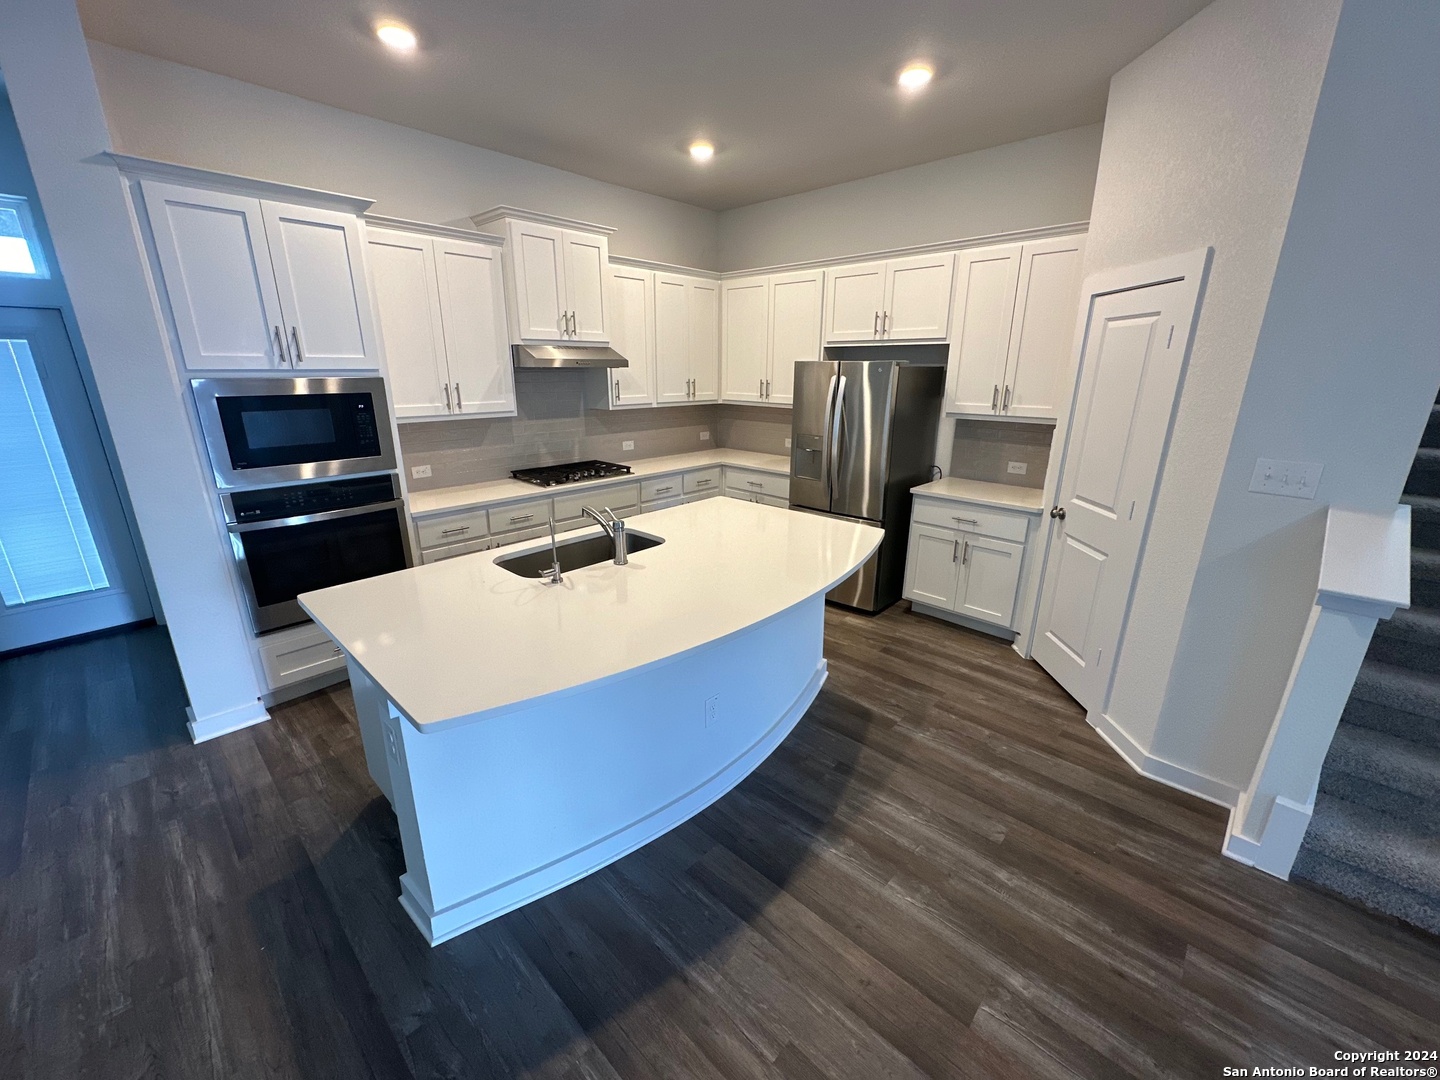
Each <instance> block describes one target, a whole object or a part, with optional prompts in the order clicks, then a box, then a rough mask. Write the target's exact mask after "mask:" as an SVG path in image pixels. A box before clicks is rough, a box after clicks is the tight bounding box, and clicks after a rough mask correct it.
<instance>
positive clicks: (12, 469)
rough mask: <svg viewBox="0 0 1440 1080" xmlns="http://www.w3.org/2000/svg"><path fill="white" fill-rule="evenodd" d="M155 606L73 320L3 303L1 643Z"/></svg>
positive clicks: (3, 646) (117, 621) (118, 621)
mask: <svg viewBox="0 0 1440 1080" xmlns="http://www.w3.org/2000/svg"><path fill="white" fill-rule="evenodd" d="M150 614H151V612H150V601H149V598H148V596H147V595H146V591H145V584H144V581H143V579H142V577H141V573H140V563H139V559H138V557H137V555H136V552H135V547H134V544H133V542H132V540H131V536H130V531H129V529H128V527H127V525H126V522H125V516H124V512H123V510H122V508H121V504H120V496H119V493H118V491H117V490H116V486H115V480H114V477H113V476H112V475H111V473H110V469H109V463H108V461H107V459H106V456H105V452H104V449H103V447H102V445H101V442H100V434H99V431H98V430H97V428H96V424H95V417H94V414H93V413H92V412H91V411H90V402H89V398H88V396H87V394H86V393H85V387H84V384H83V382H82V381H81V379H80V371H79V368H78V366H77V365H76V361H75V354H74V351H73V350H72V349H71V346H70V338H69V335H68V334H67V332H66V329H65V324H64V321H63V320H62V319H61V317H60V313H59V312H58V311H52V310H42V309H33V308H6V307H0V652H6V651H9V650H12V649H18V648H25V647H27V646H31V645H37V644H41V643H43V642H46V641H53V640H56V639H59V638H64V637H71V636H74V635H76V634H85V633H90V632H92V631H95V630H103V629H106V628H108V627H111V626H119V625H123V624H125V623H129V622H136V621H138V620H141V619H146V618H149V616H150Z"/></svg>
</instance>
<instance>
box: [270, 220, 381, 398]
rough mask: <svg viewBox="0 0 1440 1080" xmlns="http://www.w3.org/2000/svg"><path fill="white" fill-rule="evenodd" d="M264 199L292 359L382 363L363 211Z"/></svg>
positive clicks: (304, 364)
mask: <svg viewBox="0 0 1440 1080" xmlns="http://www.w3.org/2000/svg"><path fill="white" fill-rule="evenodd" d="M260 206H261V210H262V211H263V213H264V216H265V236H266V238H267V239H268V240H269V242H270V261H271V263H272V265H273V266H274V268H275V287H276V289H277V290H278V291H279V293H280V310H281V311H282V312H283V313H284V315H285V323H286V326H287V327H288V331H289V334H290V338H289V342H290V346H291V348H292V350H293V358H294V361H295V366H296V367H297V368H319V369H321V370H357V371H364V370H368V369H373V368H378V367H379V366H380V364H379V362H378V358H377V356H376V352H375V326H374V323H373V321H372V319H371V315H370V292H369V290H368V289H367V288H366V285H365V255H364V247H363V241H362V240H361V238H360V219H359V218H357V217H356V216H355V215H354V214H346V213H342V212H340V211H338V210H317V209H314V208H313V207H308V206H290V205H288V204H286V203H273V202H262V203H261V204H260Z"/></svg>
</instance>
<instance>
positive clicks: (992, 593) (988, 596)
mask: <svg viewBox="0 0 1440 1080" xmlns="http://www.w3.org/2000/svg"><path fill="white" fill-rule="evenodd" d="M1024 557H1025V545H1024V544H1016V543H1012V542H1011V541H1009V540H994V539H992V538H990V537H988V536H973V535H966V536H962V537H961V540H960V562H961V574H962V575H963V576H962V584H961V587H960V591H959V595H958V597H957V603H956V604H955V610H956V611H957V612H958V613H959V614H961V615H969V616H970V617H971V618H972V619H983V620H985V621H986V622H992V623H998V624H999V625H1001V626H1009V625H1010V624H1011V622H1013V621H1014V619H1015V593H1016V591H1017V590H1018V589H1019V587H1020V563H1021V560H1022V559H1023V558H1024Z"/></svg>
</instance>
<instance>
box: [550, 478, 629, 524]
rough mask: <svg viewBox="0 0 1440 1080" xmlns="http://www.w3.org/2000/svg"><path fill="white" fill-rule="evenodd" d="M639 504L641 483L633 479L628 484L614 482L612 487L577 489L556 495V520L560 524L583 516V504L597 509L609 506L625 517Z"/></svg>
mask: <svg viewBox="0 0 1440 1080" xmlns="http://www.w3.org/2000/svg"><path fill="white" fill-rule="evenodd" d="M639 505H640V485H639V484H637V483H635V482H634V481H633V480H632V481H631V482H630V483H628V484H612V485H611V486H610V487H604V488H591V489H590V490H588V491H584V492H580V491H577V492H576V493H575V494H574V495H557V496H555V521H556V524H559V523H560V522H562V521H571V520H574V519H576V518H579V517H581V510H580V508H581V507H582V506H590V507H594V508H595V509H596V510H604V509H605V507H607V506H608V507H609V508H610V509H611V510H614V511H615V513H616V514H619V515H620V516H621V517H624V516H625V513H624V512H625V511H627V510H634V509H635V507H637V506H639ZM587 520H588V519H587Z"/></svg>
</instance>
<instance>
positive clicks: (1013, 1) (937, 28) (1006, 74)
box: [80, 0, 1207, 209]
mask: <svg viewBox="0 0 1440 1080" xmlns="http://www.w3.org/2000/svg"><path fill="white" fill-rule="evenodd" d="M1206 2H1207V0H710V2H706V3H696V2H686V0H376V3H377V6H371V0H359V2H358V3H357V2H356V0H303V2H297V0H80V12H81V18H82V20H83V23H84V27H85V32H86V34H87V36H89V37H92V38H96V39H98V40H100V41H104V42H108V43H109V44H112V45H118V46H121V47H123V48H127V49H133V50H135V51H137V52H143V53H148V54H150V55H152V56H158V57H161V58H163V59H167V60H174V61H176V62H179V63H182V64H189V65H191V66H193V67H198V68H203V69H204V70H206V71H213V72H217V73H219V74H222V75H229V76H232V77H234V78H237V79H243V80H244V81H246V82H251V83H258V84H259V85H261V86H267V87H271V88H273V89H276V90H283V91H285V92H287V93H290V94H295V95H298V96H299V97H303V98H308V99H310V100H312V101H319V102H323V103H325V104H327V105H334V106H338V107H340V108H343V109H348V110H351V111H352V112H358V113H363V114H365V115H368V116H373V117H377V118H380V119H383V120H390V121H393V122H395V123H397V124H404V125H406V126H408V127H413V128H419V129H421V130H423V131H429V132H432V133H434V134H436V135H443V136H446V137H448V138H451V139H458V140H460V141H462V142H467V143H471V144H473V145H476V146H483V147H488V148H490V149H492V150H499V151H502V152H503V153H507V154H513V155H515V156H517V157H522V158H528V159H529V160H531V161H538V162H543V163H544V164H547V165H554V166H557V167H559V168H562V169H568V170H570V171H572V172H577V173H580V174H582V175H585V176H590V177H594V178H596V179H599V180H608V181H611V182H613V183H616V184H623V185H625V186H626V187H631V188H636V189H639V190H641V191H648V192H653V193H654V194H657V195H665V196H668V197H670V198H673V199H679V200H681V201H683V202H688V203H693V204H696V205H698V206H705V207H710V208H713V209H726V208H729V207H733V206H742V205H746V204H749V203H753V202H759V201H761V200H764V199H772V198H776V197H777V196H780V195H787V194H791V193H793V192H798V191H808V190H811V189H813V188H817V187H824V186H826V185H829V184H835V183H840V182H842V181H845V180H853V179H857V178H859V177H862V176H871V175H874V174H876V173H882V172H887V171H889V170H891V169H897V168H901V167H903V166H906V165H916V164H919V163H921V162H925V161H934V160H936V159H938V158H943V157H950V156H951V155H954V154H960V153H965V152H967V151H970V150H978V149H981V148H982V147H987V146H995V145H998V144H1000V143H1006V142H1013V141H1015V140H1017V139H1024V138H1029V137H1031V136H1034V135H1043V134H1046V133H1048V132H1052V131H1060V130H1062V129H1064V128H1069V127H1076V126H1079V125H1081V124H1088V123H1093V122H1096V121H1098V120H1100V119H1101V118H1102V117H1103V115H1104V109H1105V95H1106V86H1107V83H1108V80H1109V77H1110V76H1111V75H1112V74H1113V73H1114V72H1115V71H1117V70H1118V69H1120V68H1121V67H1123V66H1124V65H1125V64H1126V63H1127V62H1129V61H1130V60H1131V59H1133V58H1134V57H1135V56H1137V55H1139V54H1140V53H1141V52H1143V51H1144V50H1145V49H1147V48H1149V47H1150V46H1151V45H1152V44H1154V43H1155V42H1156V41H1158V40H1159V39H1160V38H1162V37H1163V36H1164V35H1165V34H1167V33H1168V32H1169V31H1170V30H1172V29H1174V28H1175V27H1176V26H1178V25H1180V23H1182V22H1184V21H1185V20H1186V19H1187V18H1189V17H1190V16H1191V15H1192V14H1194V13H1195V12H1196V11H1198V10H1199V9H1200V8H1202V7H1204V5H1205V3H1206ZM380 16H392V17H395V18H399V19H402V20H404V21H406V22H408V23H409V24H410V25H412V26H413V27H414V28H415V29H416V31H417V32H418V33H419V35H420V42H421V45H420V50H419V51H418V53H417V54H415V55H414V56H412V57H410V58H408V59H406V58H400V57H396V56H395V55H393V54H391V53H389V52H388V51H386V50H385V49H384V48H383V47H381V46H380V45H379V44H378V43H377V42H376V41H375V39H374V37H373V36H372V34H371V30H370V26H371V23H372V21H373V20H374V19H375V18H377V17H380ZM912 58H924V59H927V60H930V61H931V62H933V63H934V65H935V68H936V72H937V74H936V78H935V81H934V82H933V83H932V84H931V86H930V87H929V88H928V89H927V90H925V91H924V92H922V93H921V94H919V95H917V96H913V97H907V96H906V95H904V94H902V93H901V92H900V91H899V90H898V89H897V88H896V86H895V81H894V80H895V74H896V72H897V71H898V70H899V68H900V67H901V66H902V64H904V63H905V62H906V61H908V60H910V59H912ZM158 107H163V106H158ZM697 136H703V137H706V138H709V139H711V140H712V141H713V142H714V143H715V145H716V147H717V148H718V152H717V153H716V155H715V158H714V160H713V161H711V162H710V163H709V164H708V165H707V166H704V167H700V166H696V165H694V164H693V163H692V162H691V161H690V159H689V157H688V155H687V154H686V153H685V147H686V146H687V144H688V143H689V142H690V141H691V139H693V138H695V137H697Z"/></svg>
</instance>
